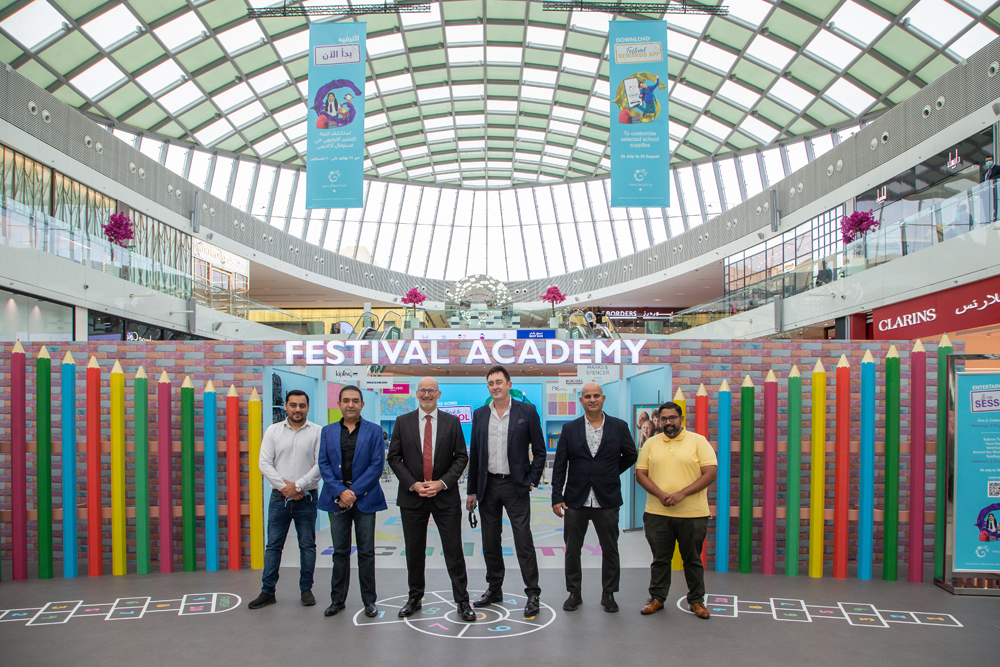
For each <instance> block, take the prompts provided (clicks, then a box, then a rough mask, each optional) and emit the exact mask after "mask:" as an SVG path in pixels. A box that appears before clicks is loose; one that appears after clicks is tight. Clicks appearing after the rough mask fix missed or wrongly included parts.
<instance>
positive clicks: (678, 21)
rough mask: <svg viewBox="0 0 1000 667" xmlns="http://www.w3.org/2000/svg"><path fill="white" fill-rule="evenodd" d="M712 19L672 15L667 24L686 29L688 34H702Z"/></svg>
mask: <svg viewBox="0 0 1000 667" xmlns="http://www.w3.org/2000/svg"><path fill="white" fill-rule="evenodd" d="M729 4H739V3H738V2H733V3H728V2H727V3H726V5H727V6H728V5H729ZM710 18H711V17H710V16H708V15H706V14H671V15H669V16H668V17H667V22H668V23H670V24H673V25H675V26H678V27H680V28H684V29H685V30H687V31H688V32H693V33H697V34H701V32H702V30H704V29H705V26H706V25H708V20H709V19H710Z"/></svg>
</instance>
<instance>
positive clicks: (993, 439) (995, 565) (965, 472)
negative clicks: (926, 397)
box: [952, 373, 1000, 572]
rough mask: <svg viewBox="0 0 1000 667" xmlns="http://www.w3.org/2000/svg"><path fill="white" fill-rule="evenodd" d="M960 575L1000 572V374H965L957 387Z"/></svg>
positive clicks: (957, 554)
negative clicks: (964, 573) (963, 573)
mask: <svg viewBox="0 0 1000 667" xmlns="http://www.w3.org/2000/svg"><path fill="white" fill-rule="evenodd" d="M954 456H955V459H954V464H955V523H954V530H955V554H954V558H955V562H954V567H953V568H952V569H953V570H955V571H956V572H963V571H964V572H1000V373H959V374H958V382H957V384H956V389H955V448H954Z"/></svg>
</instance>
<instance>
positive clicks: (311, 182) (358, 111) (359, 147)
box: [306, 22, 367, 208]
mask: <svg viewBox="0 0 1000 667" xmlns="http://www.w3.org/2000/svg"><path fill="white" fill-rule="evenodd" d="M366 34H367V24H366V23H364V22H358V23H313V24H312V25H310V26H309V97H308V101H309V116H308V121H307V122H308V124H309V125H308V131H307V139H308V147H307V148H306V208H361V207H362V206H363V205H364V185H363V179H362V176H363V175H364V159H365V36H366Z"/></svg>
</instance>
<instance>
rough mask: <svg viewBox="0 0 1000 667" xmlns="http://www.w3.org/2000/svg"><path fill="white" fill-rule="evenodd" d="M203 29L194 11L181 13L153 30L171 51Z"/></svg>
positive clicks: (199, 33)
mask: <svg viewBox="0 0 1000 667" xmlns="http://www.w3.org/2000/svg"><path fill="white" fill-rule="evenodd" d="M203 30H205V26H204V24H203V23H202V22H201V21H200V20H199V19H198V16H197V15H196V14H195V13H194V12H188V13H187V14H182V15H181V16H179V17H178V18H175V19H174V20H173V21H171V22H170V23H167V24H166V25H161V26H160V27H159V28H156V29H154V30H153V33H155V34H156V36H157V37H159V38H160V41H161V42H163V45H164V46H165V47H167V50H168V51H173V50H174V49H176V48H177V47H178V46H181V45H182V44H187V43H188V42H190V41H191V40H192V39H194V38H195V37H197V36H199V35H201V33H202V31H203Z"/></svg>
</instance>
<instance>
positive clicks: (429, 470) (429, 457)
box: [424, 415, 434, 482]
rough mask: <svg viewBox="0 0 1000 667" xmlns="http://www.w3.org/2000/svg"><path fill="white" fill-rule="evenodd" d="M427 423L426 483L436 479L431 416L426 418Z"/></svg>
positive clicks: (425, 434) (425, 446)
mask: <svg viewBox="0 0 1000 667" xmlns="http://www.w3.org/2000/svg"><path fill="white" fill-rule="evenodd" d="M424 419H426V420H427V423H426V424H425V425H424V481H425V482H430V481H431V480H432V479H434V456H433V454H434V446H433V444H432V442H431V433H432V432H433V426H431V415H427V416H426V417H424Z"/></svg>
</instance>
